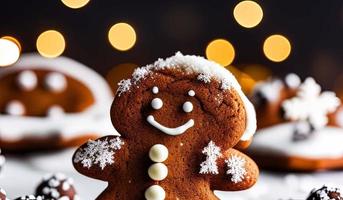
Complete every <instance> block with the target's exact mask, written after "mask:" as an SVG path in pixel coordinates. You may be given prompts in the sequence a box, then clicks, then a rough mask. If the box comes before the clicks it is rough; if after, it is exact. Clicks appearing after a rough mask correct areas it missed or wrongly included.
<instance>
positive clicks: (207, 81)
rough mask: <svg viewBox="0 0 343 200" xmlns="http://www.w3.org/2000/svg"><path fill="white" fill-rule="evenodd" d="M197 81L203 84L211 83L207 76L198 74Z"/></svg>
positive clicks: (209, 77)
mask: <svg viewBox="0 0 343 200" xmlns="http://www.w3.org/2000/svg"><path fill="white" fill-rule="evenodd" d="M197 79H198V80H199V81H202V82H204V83H210V82H211V76H210V75H208V74H199V75H198V77H197Z"/></svg>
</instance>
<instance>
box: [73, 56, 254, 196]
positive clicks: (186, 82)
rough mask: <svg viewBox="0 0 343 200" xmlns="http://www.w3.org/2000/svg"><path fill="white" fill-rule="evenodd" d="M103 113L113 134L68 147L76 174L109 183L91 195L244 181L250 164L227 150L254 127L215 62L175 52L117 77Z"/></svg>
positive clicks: (204, 188)
mask: <svg viewBox="0 0 343 200" xmlns="http://www.w3.org/2000/svg"><path fill="white" fill-rule="evenodd" d="M111 117H112V122H113V124H114V127H115V128H116V129H117V130H118V132H119V133H121V137H115V136H107V137H103V138H100V139H98V140H95V141H89V142H88V143H86V144H84V145H83V146H81V147H80V148H79V149H78V150H77V151H76V153H75V155H74V158H73V161H74V166H75V168H76V169H77V170H78V171H79V172H80V173H82V174H85V175H87V176H90V177H93V178H97V179H100V180H104V181H107V182H109V186H108V188H107V189H106V190H105V191H104V192H103V193H102V194H101V195H100V196H99V197H98V199H103V200H106V199H113V197H115V198H116V199H142V198H144V197H145V199H149V200H153V199H155V200H157V199H217V197H216V196H215V195H214V194H213V192H212V190H229V191H235V190H242V189H246V188H249V187H251V186H252V185H253V184H254V183H255V182H256V179H257V176H258V169H257V166H256V165H255V163H254V162H253V161H252V160H251V159H250V158H249V157H247V156H246V155H244V154H242V153H241V152H239V151H237V150H235V149H232V148H233V147H234V146H235V145H236V144H237V143H238V142H239V141H240V140H243V141H246V140H250V139H251V137H252V135H253V133H254V132H255V127H256V121H255V112H254V109H253V107H252V105H251V104H250V102H249V101H248V100H247V98H246V97H245V96H244V94H243V93H242V91H241V89H240V86H239V85H238V83H237V81H236V80H235V78H234V77H233V76H232V75H231V73H229V72H228V71H226V70H225V69H224V68H223V67H221V66H219V65H217V64H215V63H213V62H210V61H207V60H205V59H204V58H201V57H196V56H184V55H182V54H181V53H177V54H176V55H175V56H173V57H171V58H167V59H166V60H162V59H160V60H158V61H157V62H155V63H154V64H152V65H148V66H146V67H142V68H137V69H136V70H135V72H134V73H133V75H132V79H128V80H123V81H121V82H120V83H119V89H118V92H117V94H116V98H115V100H114V102H113V105H112V110H111Z"/></svg>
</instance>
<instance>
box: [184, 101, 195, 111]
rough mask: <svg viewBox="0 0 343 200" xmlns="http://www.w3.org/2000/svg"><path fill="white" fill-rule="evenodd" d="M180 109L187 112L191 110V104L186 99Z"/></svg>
mask: <svg viewBox="0 0 343 200" xmlns="http://www.w3.org/2000/svg"><path fill="white" fill-rule="evenodd" d="M182 109H183V111H185V112H187V113H189V112H192V111H193V104H192V103H191V102H189V101H186V102H185V103H184V104H183V105H182Z"/></svg>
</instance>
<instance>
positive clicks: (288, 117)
mask: <svg viewBox="0 0 343 200" xmlns="http://www.w3.org/2000/svg"><path fill="white" fill-rule="evenodd" d="M253 102H254V103H255V107H256V110H257V111H258V112H259V114H258V120H260V122H259V128H260V129H259V130H258V131H257V134H256V136H255V138H254V140H253V142H252V144H251V146H250V148H249V149H248V153H249V155H251V156H252V157H253V158H254V159H256V161H257V163H258V164H259V166H260V167H265V168H271V169H276V170H300V171H303V170H304V171H313V170H322V169H335V168H342V167H343V148H341V146H342V145H341V144H340V143H341V142H340V141H342V140H343V134H342V133H343V129H341V128H337V127H331V126H327V124H328V122H329V118H328V115H329V114H330V113H333V112H334V111H335V110H336V109H337V107H338V106H339V104H340V100H339V99H338V98H337V97H336V95H335V93H333V92H330V91H321V87H320V86H319V85H318V84H317V83H316V82H315V81H314V79H313V78H307V79H305V81H304V82H301V81H300V78H299V77H297V76H296V75H295V74H290V75H288V76H286V78H285V80H284V81H281V80H278V79H274V80H268V81H266V82H264V83H260V84H258V85H257V87H256V88H255V92H254V94H253Z"/></svg>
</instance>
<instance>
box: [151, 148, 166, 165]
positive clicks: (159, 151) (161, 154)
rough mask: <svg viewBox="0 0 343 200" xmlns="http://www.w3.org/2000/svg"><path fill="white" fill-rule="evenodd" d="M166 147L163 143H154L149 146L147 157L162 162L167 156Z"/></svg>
mask: <svg viewBox="0 0 343 200" xmlns="http://www.w3.org/2000/svg"><path fill="white" fill-rule="evenodd" d="M168 154H169V152H168V148H167V147H166V146H164V145H163V144H155V145H154V146H152V147H151V148H150V151H149V158H150V159H151V160H152V161H154V162H163V161H165V160H167V158H168Z"/></svg>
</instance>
